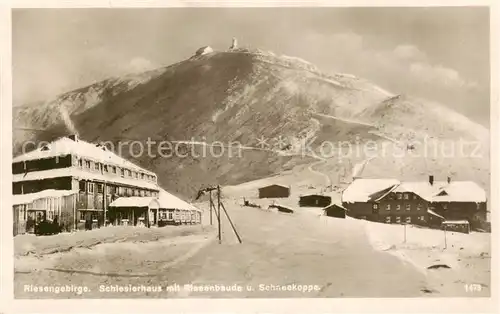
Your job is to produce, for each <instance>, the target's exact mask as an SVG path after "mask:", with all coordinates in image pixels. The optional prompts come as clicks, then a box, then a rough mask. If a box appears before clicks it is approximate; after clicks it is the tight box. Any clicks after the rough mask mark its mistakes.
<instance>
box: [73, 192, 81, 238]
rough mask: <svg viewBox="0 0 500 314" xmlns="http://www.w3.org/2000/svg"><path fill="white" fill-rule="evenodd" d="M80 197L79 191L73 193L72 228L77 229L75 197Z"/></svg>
mask: <svg viewBox="0 0 500 314" xmlns="http://www.w3.org/2000/svg"><path fill="white" fill-rule="evenodd" d="M77 197H80V192H78V193H77V194H74V195H73V230H75V231H76V230H77V224H76V198H77Z"/></svg>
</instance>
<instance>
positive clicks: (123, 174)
mask: <svg viewBox="0 0 500 314" xmlns="http://www.w3.org/2000/svg"><path fill="white" fill-rule="evenodd" d="M121 173H122V177H124V176H125V169H122V171H121Z"/></svg>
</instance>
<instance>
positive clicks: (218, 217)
mask: <svg viewBox="0 0 500 314" xmlns="http://www.w3.org/2000/svg"><path fill="white" fill-rule="evenodd" d="M217 220H218V224H219V244H221V243H222V236H221V230H220V185H217Z"/></svg>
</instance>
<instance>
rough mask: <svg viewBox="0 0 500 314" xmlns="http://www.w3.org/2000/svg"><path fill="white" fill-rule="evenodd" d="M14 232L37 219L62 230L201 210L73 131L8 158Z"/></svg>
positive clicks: (181, 216) (188, 216) (180, 216)
mask: <svg viewBox="0 0 500 314" xmlns="http://www.w3.org/2000/svg"><path fill="white" fill-rule="evenodd" d="M12 173H13V180H12V181H13V194H14V198H13V199H14V202H13V214H14V234H18V233H25V232H33V226H34V225H35V224H36V223H37V222H39V221H41V220H49V221H57V222H58V223H59V224H60V226H61V227H62V229H63V230H66V231H70V230H78V229H84V228H86V227H87V226H89V224H90V225H91V227H92V228H96V227H100V226H103V225H108V224H112V225H145V226H152V225H159V226H161V225H163V224H170V223H171V224H179V223H200V222H201V211H200V210H199V209H197V208H196V207H194V206H193V205H191V204H189V203H187V202H185V201H183V200H181V199H180V198H178V197H176V196H174V195H172V194H170V193H168V192H167V191H165V190H164V189H162V188H161V187H160V186H159V185H158V182H157V176H156V174H155V173H153V172H151V171H149V170H146V169H144V168H141V167H139V166H137V165H135V164H133V163H131V162H129V161H128V160H126V159H124V158H122V157H120V156H118V155H116V154H115V153H114V152H112V151H110V150H108V149H107V148H106V147H105V146H103V145H99V144H92V143H88V142H85V141H83V140H81V139H79V138H78V137H77V136H76V135H71V136H68V137H62V138H59V139H57V140H55V141H53V142H51V143H48V144H47V145H45V146H42V147H39V148H38V149H36V150H33V151H31V152H29V153H25V154H23V155H20V156H17V157H15V158H14V159H13V162H12Z"/></svg>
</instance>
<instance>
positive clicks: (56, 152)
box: [12, 137, 154, 174]
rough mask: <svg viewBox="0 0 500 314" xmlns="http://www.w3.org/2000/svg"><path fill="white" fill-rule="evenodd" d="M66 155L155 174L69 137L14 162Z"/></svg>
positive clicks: (101, 149) (103, 148)
mask: <svg viewBox="0 0 500 314" xmlns="http://www.w3.org/2000/svg"><path fill="white" fill-rule="evenodd" d="M66 155H77V156H79V157H84V158H88V159H90V160H94V161H99V162H103V163H108V164H113V165H116V166H119V167H125V168H129V169H131V170H135V171H141V172H144V173H147V174H154V173H153V172H151V171H149V170H146V169H144V168H141V167H139V166H137V165H135V164H134V163H132V162H130V161H128V160H126V159H125V158H122V157H120V156H118V155H117V154H115V153H114V152H112V151H110V150H108V149H107V148H105V147H103V146H97V145H96V144H92V143H88V142H85V141H82V140H81V139H75V140H73V139H70V138H68V137H61V138H59V139H57V140H55V141H53V142H51V143H49V144H47V145H46V146H42V147H39V148H38V149H36V150H33V151H31V152H29V153H26V154H23V155H20V156H17V157H15V158H13V160H12V162H20V161H28V160H37V159H44V158H50V157H56V156H66Z"/></svg>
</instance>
